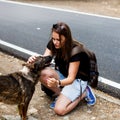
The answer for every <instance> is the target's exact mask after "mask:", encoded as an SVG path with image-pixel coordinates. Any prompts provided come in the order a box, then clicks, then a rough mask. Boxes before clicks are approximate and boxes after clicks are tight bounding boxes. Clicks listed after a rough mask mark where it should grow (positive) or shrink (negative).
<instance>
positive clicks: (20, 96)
mask: <svg viewBox="0 0 120 120" xmlns="http://www.w3.org/2000/svg"><path fill="white" fill-rule="evenodd" d="M51 60H52V57H51V56H46V57H42V56H39V57H38V58H37V60H36V61H35V62H34V63H32V64H27V63H26V64H25V65H24V67H23V69H22V70H20V71H18V72H14V73H11V74H7V75H1V76H0V102H4V103H7V104H17V105H18V110H19V114H20V116H21V119H22V120H26V119H27V109H28V105H29V103H30V100H31V98H32V96H33V93H34V91H35V85H36V84H37V83H38V80H39V76H40V71H41V70H42V69H44V68H45V67H46V66H49V65H50V62H51Z"/></svg>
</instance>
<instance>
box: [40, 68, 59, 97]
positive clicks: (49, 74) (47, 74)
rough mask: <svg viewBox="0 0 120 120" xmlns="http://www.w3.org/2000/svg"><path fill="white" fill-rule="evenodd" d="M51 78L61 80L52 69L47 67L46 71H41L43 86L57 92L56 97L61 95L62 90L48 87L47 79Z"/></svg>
mask: <svg viewBox="0 0 120 120" xmlns="http://www.w3.org/2000/svg"><path fill="white" fill-rule="evenodd" d="M49 77H51V78H52V77H53V78H55V79H56V80H59V76H58V74H57V72H56V71H55V70H54V69H52V68H50V67H46V68H45V69H44V70H42V71H41V75H40V82H41V84H42V85H44V86H45V87H47V88H48V89H50V90H52V91H53V92H55V94H56V95H59V94H60V91H61V89H60V88H58V87H48V85H47V78H49Z"/></svg>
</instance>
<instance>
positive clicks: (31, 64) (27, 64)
mask: <svg viewBox="0 0 120 120" xmlns="http://www.w3.org/2000/svg"><path fill="white" fill-rule="evenodd" d="M22 65H23V66H26V67H28V68H30V69H34V64H33V63H23V64H22Z"/></svg>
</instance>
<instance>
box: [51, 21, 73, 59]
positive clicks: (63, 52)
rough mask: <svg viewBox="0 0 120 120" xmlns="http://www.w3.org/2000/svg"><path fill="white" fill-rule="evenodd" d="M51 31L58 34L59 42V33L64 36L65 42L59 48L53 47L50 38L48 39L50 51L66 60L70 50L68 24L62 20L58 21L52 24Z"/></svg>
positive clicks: (70, 38) (70, 39) (70, 40)
mask: <svg viewBox="0 0 120 120" xmlns="http://www.w3.org/2000/svg"><path fill="white" fill-rule="evenodd" d="M52 32H56V33H58V34H59V38H60V42H61V35H63V36H64V37H65V44H64V46H63V47H62V48H60V49H55V47H54V44H53V42H52V39H51V40H50V43H51V45H50V46H51V51H52V53H53V54H54V55H56V57H62V58H64V60H66V61H68V60H69V58H70V56H71V50H72V41H73V39H72V35H71V30H70V28H69V26H68V25H67V24H65V23H63V22H59V23H57V24H53V26H52V31H51V33H52Z"/></svg>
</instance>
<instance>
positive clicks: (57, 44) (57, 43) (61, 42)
mask: <svg viewBox="0 0 120 120" xmlns="http://www.w3.org/2000/svg"><path fill="white" fill-rule="evenodd" d="M52 41H53V44H54V46H55V48H56V49H59V48H61V47H62V46H64V44H65V37H64V36H63V35H61V40H60V37H59V34H58V33H56V32H54V31H53V32H52Z"/></svg>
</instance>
